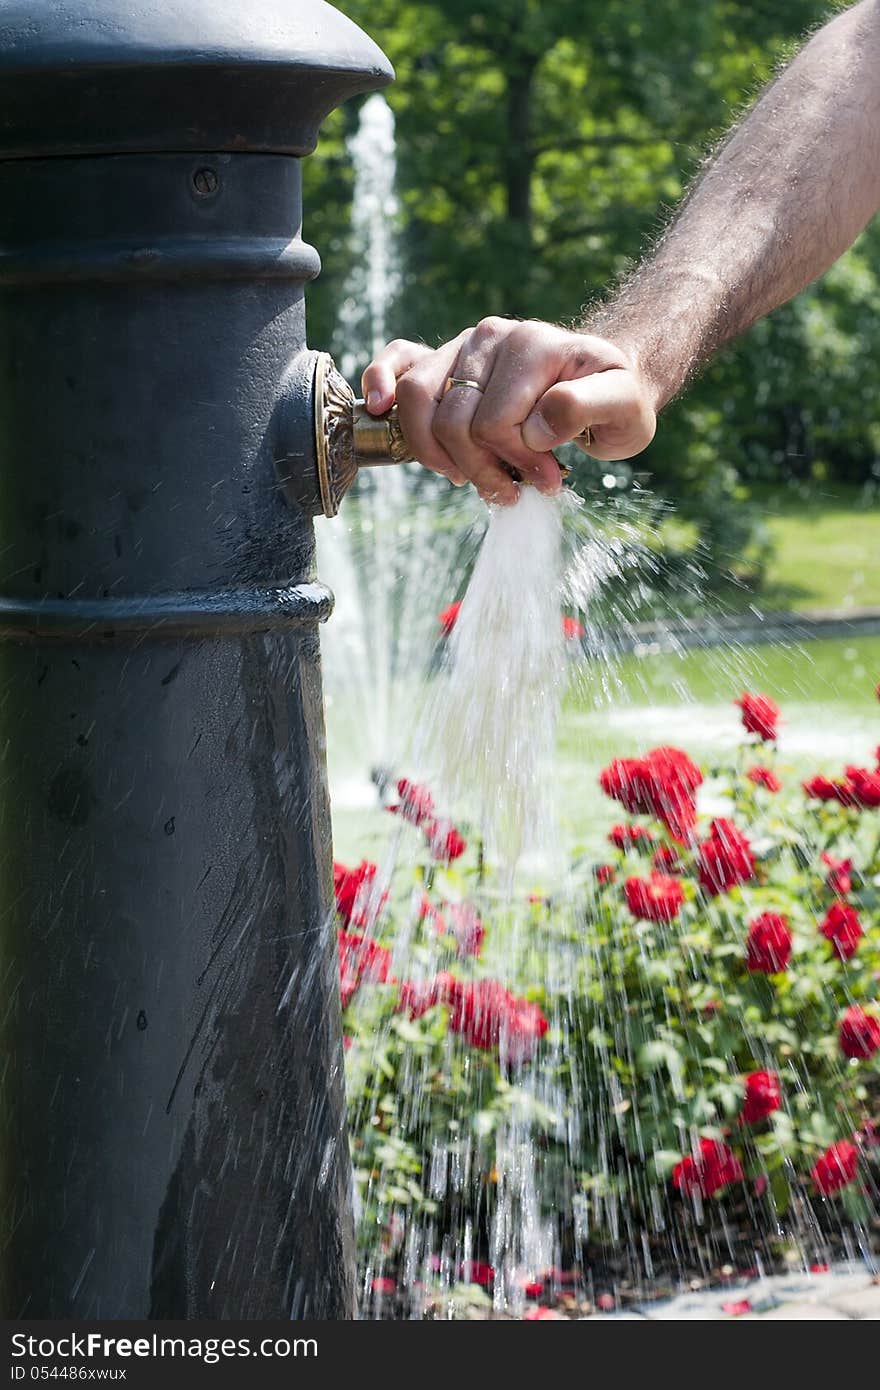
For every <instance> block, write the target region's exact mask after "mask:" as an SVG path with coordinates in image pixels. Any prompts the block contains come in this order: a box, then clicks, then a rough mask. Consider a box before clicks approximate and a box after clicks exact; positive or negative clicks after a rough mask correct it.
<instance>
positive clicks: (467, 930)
mask: <svg viewBox="0 0 880 1390" xmlns="http://www.w3.org/2000/svg"><path fill="white" fill-rule="evenodd" d="M447 917H448V921H449V927H448V930H449V931H450V932H451V934H452V935H453V936H454V937H455V941H456V945H457V946H458V954H459V956H461V957H464V956H479V955H480V954H481V952H482V950H483V939H484V938H485V935H486V928H485V927H484V926H483V923H482V922H481V921H480V917H479V914H478V913H477V909H476V908H475V907H472V906H471V904H470V903H452V904H450V905H449V906H448V907H447Z"/></svg>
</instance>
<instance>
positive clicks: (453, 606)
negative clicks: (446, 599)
mask: <svg viewBox="0 0 880 1390" xmlns="http://www.w3.org/2000/svg"><path fill="white" fill-rule="evenodd" d="M460 608H461V601H459V602H458V603H450V605H449V607H448V608H444V609H443V612H442V613H438V614H437V621H438V623H439V624H440V626H441V627H442V629H443V635H444V637H448V636H449V635H450V634H451V632H452V629H453V628H454V627H455V624H456V622H457V620H458V613H459V609H460Z"/></svg>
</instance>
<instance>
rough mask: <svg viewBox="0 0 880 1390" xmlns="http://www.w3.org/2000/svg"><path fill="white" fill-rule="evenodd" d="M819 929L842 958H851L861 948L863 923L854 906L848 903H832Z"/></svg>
mask: <svg viewBox="0 0 880 1390" xmlns="http://www.w3.org/2000/svg"><path fill="white" fill-rule="evenodd" d="M819 931H820V932H821V934H822V936H824V937H825V939H826V940H827V941H830V942H831V945H832V946H833V947H834V950H835V951H836V952H837V954H838V955H839V956H840V959H841V960H849V958H850V956H854V955H855V953H856V951H857V950H858V949H859V942H860V941H861V939H862V936H863V932H862V924H861V922H860V921H859V914H858V913H857V912H856V910H855V908H854V907H849V906H848V905H847V904H846V903H841V902H837V903H832V904H831V906H830V907H829V909H828V911H827V913H826V914H825V920H824V921H823V922H821V923H820V924H819Z"/></svg>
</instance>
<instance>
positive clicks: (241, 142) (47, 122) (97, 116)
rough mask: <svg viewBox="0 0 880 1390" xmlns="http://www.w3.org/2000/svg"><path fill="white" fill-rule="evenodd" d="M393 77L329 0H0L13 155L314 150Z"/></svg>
mask: <svg viewBox="0 0 880 1390" xmlns="http://www.w3.org/2000/svg"><path fill="white" fill-rule="evenodd" d="M393 77H394V71H393V69H392V67H391V65H390V63H389V62H388V59H387V58H386V57H385V55H384V54H383V52H382V50H381V49H380V48H379V47H378V46H377V45H376V44H375V43H373V41H372V39H369V38H368V37H367V35H366V34H364V33H363V31H362V30H361V29H359V28H358V27H357V25H356V24H354V23H353V22H352V21H351V20H349V19H347V18H346V17H345V16H344V15H342V14H340V13H339V11H338V10H335V9H334V8H333V7H332V6H331V5H327V4H324V3H323V0H246V3H242V0H41V3H40V4H34V3H33V0H0V159H16V158H34V157H39V156H45V155H90V154H128V153H138V152H158V151H169V150H173V151H176V152H185V151H190V150H191V151H193V152H196V151H212V152H222V151H228V152H230V153H253V152H262V153H278V154H289V155H306V154H309V153H310V151H311V150H312V149H314V146H315V143H316V140H317V134H318V127H319V126H320V124H321V122H322V121H323V120H324V118H325V116H327V115H328V114H329V112H330V111H332V110H333V109H334V108H335V107H337V106H338V105H339V104H340V103H341V102H343V101H345V100H346V99H347V98H348V97H352V96H356V95H358V94H359V93H361V92H367V91H372V90H374V89H375V88H378V87H384V86H385V85H386V84H387V83H388V82H390V81H392V79H393Z"/></svg>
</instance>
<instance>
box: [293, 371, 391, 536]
mask: <svg viewBox="0 0 880 1390" xmlns="http://www.w3.org/2000/svg"><path fill="white" fill-rule="evenodd" d="M313 399H314V403H315V456H316V461H317V468H318V486H319V488H320V493H321V506H322V508H323V511H324V515H325V516H335V515H336V513H337V512H338V511H339V504H340V502H341V501H342V499H343V497H344V496H345V494H346V493H347V492H348V489H349V488H350V487H351V485H352V483H353V482H354V480H355V478H356V477H357V473H358V469H359V468H381V467H385V466H387V465H389V464H393V463H409V462H410V461H411V460H412V457H413V455H412V453H411V451H410V448H409V445H408V444H407V442H406V440H405V439H404V437H403V432H402V430H401V428H400V421H399V420H398V418H397V406H396V405H395V406H392V407H391V409H390V410H389V411H388V413H387V414H386V415H370V414H369V412H368V410H367V407H366V405H365V404H364V402H363V401H361V400H358V399H357V398H356V396H355V394H354V392H353V391H352V389H351V387H350V386H349V384H348V382H347V381H346V380H345V377H344V376H343V375H342V373H341V372H340V371H338V370H337V367H336V364H335V363H334V361H333V358H332V357H331V356H330V355H329V353H326V352H319V353H318V354H317V356H316V361H315V385H314V397H313Z"/></svg>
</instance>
